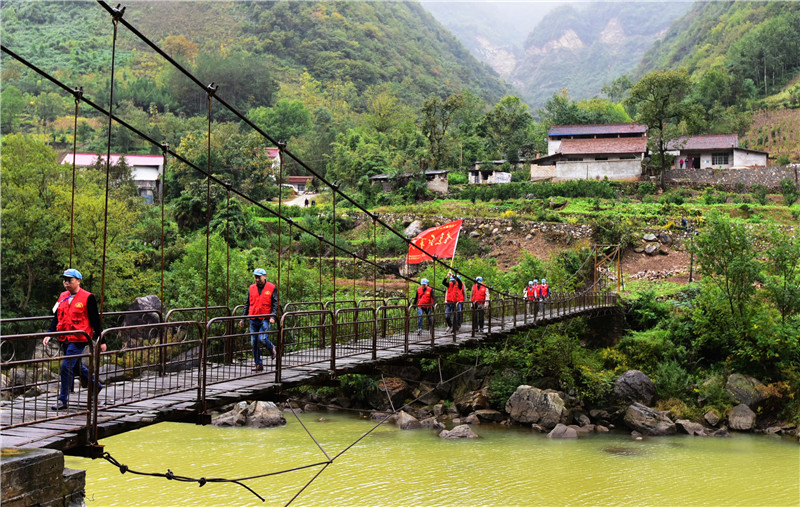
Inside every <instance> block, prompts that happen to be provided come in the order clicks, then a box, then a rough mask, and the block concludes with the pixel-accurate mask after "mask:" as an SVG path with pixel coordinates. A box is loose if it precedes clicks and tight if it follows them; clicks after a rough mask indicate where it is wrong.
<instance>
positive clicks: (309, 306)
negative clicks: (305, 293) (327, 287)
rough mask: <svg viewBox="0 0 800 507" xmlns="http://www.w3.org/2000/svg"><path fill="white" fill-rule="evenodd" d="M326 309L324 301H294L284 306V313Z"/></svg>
mask: <svg viewBox="0 0 800 507" xmlns="http://www.w3.org/2000/svg"><path fill="white" fill-rule="evenodd" d="M324 309H325V303H323V302H322V301H292V302H290V303H286V304H285V305H284V306H283V313H289V312H302V311H308V310H324Z"/></svg>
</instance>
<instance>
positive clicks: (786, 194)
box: [781, 178, 800, 206]
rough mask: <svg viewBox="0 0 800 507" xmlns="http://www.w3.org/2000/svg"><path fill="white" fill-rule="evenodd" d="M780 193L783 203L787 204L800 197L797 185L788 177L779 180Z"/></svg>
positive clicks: (789, 204)
mask: <svg viewBox="0 0 800 507" xmlns="http://www.w3.org/2000/svg"><path fill="white" fill-rule="evenodd" d="M781 194H783V203H784V204H786V205H787V206H791V205H792V204H794V203H795V202H796V201H797V199H798V198H800V192H798V190H797V186H796V185H795V184H794V181H792V180H791V179H790V178H783V179H782V180H781Z"/></svg>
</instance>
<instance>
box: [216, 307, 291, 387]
mask: <svg viewBox="0 0 800 507" xmlns="http://www.w3.org/2000/svg"><path fill="white" fill-rule="evenodd" d="M252 317H257V318H260V319H266V320H268V319H271V318H272V319H275V324H271V325H270V329H269V330H268V331H267V332H266V333H253V332H250V319H251V318H252ZM279 333H280V330H279V320H278V316H277V315H276V314H274V313H272V314H262V315H255V316H253V315H248V316H243V315H231V316H227V317H214V318H213V319H211V320H209V321H208V324H206V341H205V351H204V357H205V364H206V375H205V384H206V385H207V384H216V383H219V382H226V381H229V380H235V379H238V378H244V377H248V376H251V375H257V374H260V373H262V372H264V373H268V372H270V371H272V372H274V371H275V369H276V366H275V363H273V362H272V359H271V357H270V353H269V350H268V348H267V346H266V344H265V343H259V348H260V355H261V360H262V363H263V368H264V369H263V370H261V371H253V368H254V367H255V361H254V358H253V342H254V340H258V339H259V336H260V335H266V339H267V340H269V341H270V342H271V343H272V344H273V346H275V347H277V344H278V334H279ZM270 365H272V366H270Z"/></svg>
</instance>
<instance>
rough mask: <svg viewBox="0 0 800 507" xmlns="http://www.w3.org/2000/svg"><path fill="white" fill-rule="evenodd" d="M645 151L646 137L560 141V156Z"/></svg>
mask: <svg viewBox="0 0 800 507" xmlns="http://www.w3.org/2000/svg"><path fill="white" fill-rule="evenodd" d="M645 151H647V138H646V137H620V138H611V139H564V140H563V141H561V150H560V153H561V154H562V155H587V154H592V153H596V154H600V153H644V152H645Z"/></svg>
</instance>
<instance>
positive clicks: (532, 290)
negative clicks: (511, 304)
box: [525, 285, 536, 301]
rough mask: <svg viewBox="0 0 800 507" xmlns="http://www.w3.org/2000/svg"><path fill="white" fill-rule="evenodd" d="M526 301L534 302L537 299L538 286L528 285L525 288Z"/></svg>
mask: <svg viewBox="0 0 800 507" xmlns="http://www.w3.org/2000/svg"><path fill="white" fill-rule="evenodd" d="M525 299H528V300H529V301H533V300H534V299H536V286H535V285H528V286H527V287H525Z"/></svg>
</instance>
